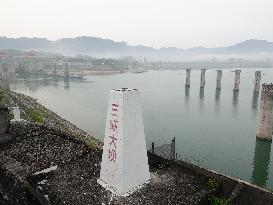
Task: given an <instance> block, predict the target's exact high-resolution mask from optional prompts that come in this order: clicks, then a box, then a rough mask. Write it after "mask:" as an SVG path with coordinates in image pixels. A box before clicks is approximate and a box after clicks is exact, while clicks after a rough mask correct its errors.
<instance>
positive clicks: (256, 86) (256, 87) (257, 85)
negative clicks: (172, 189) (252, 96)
mask: <svg viewBox="0 0 273 205" xmlns="http://www.w3.org/2000/svg"><path fill="white" fill-rule="evenodd" d="M261 77H262V72H261V71H255V81H254V89H253V91H254V92H259V91H260V83H261Z"/></svg>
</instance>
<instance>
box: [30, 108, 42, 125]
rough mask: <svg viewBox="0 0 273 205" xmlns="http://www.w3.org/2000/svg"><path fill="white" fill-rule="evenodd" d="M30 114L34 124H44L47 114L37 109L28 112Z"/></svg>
mask: <svg viewBox="0 0 273 205" xmlns="http://www.w3.org/2000/svg"><path fill="white" fill-rule="evenodd" d="M28 114H29V116H30V117H31V119H32V120H33V121H34V122H38V123H42V122H44V120H45V114H44V113H43V112H41V111H39V110H37V109H30V110H28Z"/></svg>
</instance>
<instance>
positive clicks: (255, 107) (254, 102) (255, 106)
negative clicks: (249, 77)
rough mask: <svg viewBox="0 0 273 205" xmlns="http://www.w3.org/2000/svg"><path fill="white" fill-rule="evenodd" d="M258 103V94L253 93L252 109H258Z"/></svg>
mask: <svg viewBox="0 0 273 205" xmlns="http://www.w3.org/2000/svg"><path fill="white" fill-rule="evenodd" d="M258 101H259V92H253V95H252V108H253V109H254V110H257V108H258Z"/></svg>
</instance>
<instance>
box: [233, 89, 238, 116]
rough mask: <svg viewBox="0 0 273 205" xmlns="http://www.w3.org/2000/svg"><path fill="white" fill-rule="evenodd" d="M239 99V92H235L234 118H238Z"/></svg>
mask: <svg viewBox="0 0 273 205" xmlns="http://www.w3.org/2000/svg"><path fill="white" fill-rule="evenodd" d="M238 98H239V91H238V90H233V96H232V105H233V106H232V114H233V117H235V118H237V117H238Z"/></svg>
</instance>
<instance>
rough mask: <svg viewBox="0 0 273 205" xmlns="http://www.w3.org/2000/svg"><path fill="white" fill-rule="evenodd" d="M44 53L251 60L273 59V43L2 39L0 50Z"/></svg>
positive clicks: (79, 38)
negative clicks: (222, 44)
mask: <svg viewBox="0 0 273 205" xmlns="http://www.w3.org/2000/svg"><path fill="white" fill-rule="evenodd" d="M1 48H2V49H17V50H42V51H47V52H55V53H62V54H63V55H69V56H74V55H77V54H86V55H90V56H93V57H112V58H116V57H124V56H134V57H147V58H148V59H154V60H155V59H157V60H159V59H161V60H170V61H175V60H188V59H198V58H206V59H210V58H212V57H216V58H222V57H224V56H225V57H226V58H230V57H237V58H240V57H243V58H244V57H249V58H253V57H254V56H256V55H257V56H260V57H261V58H263V59H265V58H268V57H271V58H273V42H269V41H266V40H257V39H250V40H246V41H243V42H240V43H237V44H235V45H231V46H227V47H216V48H206V47H201V46H200V47H193V48H189V49H182V48H176V47H162V48H159V49H155V48H153V47H148V46H142V45H137V46H132V45H128V44H127V43H126V42H115V41H113V40H110V39H102V38H98V37H87V36H81V37H76V38H62V39H59V40H56V41H50V40H48V39H46V38H36V37H34V38H27V37H21V38H7V37H0V49H1Z"/></svg>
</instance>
